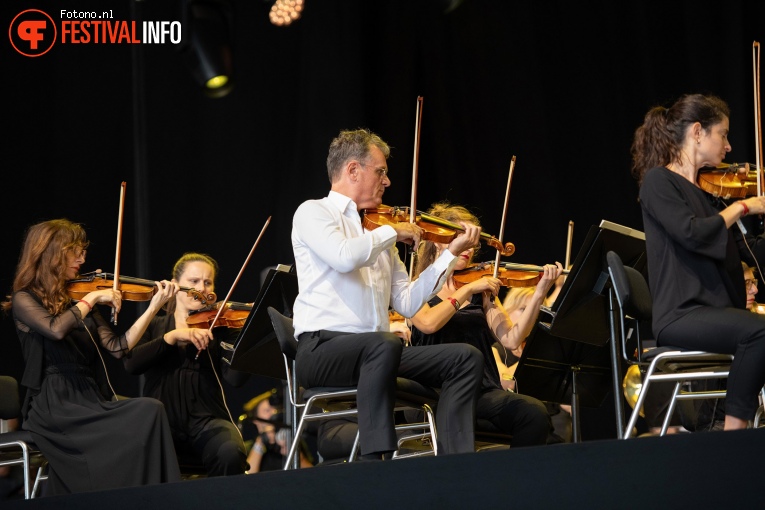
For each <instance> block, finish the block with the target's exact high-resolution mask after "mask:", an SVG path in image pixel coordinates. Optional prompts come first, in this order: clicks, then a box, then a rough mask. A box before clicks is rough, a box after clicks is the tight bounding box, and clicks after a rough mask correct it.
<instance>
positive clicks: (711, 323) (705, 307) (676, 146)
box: [632, 94, 765, 430]
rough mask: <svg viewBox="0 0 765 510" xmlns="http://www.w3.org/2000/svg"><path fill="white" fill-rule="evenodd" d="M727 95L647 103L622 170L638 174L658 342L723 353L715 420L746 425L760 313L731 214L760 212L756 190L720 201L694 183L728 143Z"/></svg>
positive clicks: (759, 366) (753, 404) (758, 353)
mask: <svg viewBox="0 0 765 510" xmlns="http://www.w3.org/2000/svg"><path fill="white" fill-rule="evenodd" d="M729 115H730V111H729V108H728V105H727V104H726V103H725V102H724V101H722V100H721V99H720V98H718V97H714V96H707V95H701V94H692V95H685V96H682V97H681V98H680V99H678V100H677V101H676V102H675V103H674V104H673V105H672V106H671V107H669V108H665V107H663V106H657V107H654V108H652V109H651V110H650V111H649V112H648V113H647V114H646V115H645V118H644V120H643V124H642V125H641V126H640V127H638V128H637V130H636V131H635V136H634V140H633V144H632V157H633V165H632V173H633V176H634V177H635V178H636V179H637V180H638V183H639V184H640V205H641V208H642V211H643V224H644V229H645V236H646V252H647V260H648V275H649V278H648V280H649V282H650V287H651V295H652V296H653V333H654V334H655V335H656V341H657V344H658V345H659V346H662V345H669V346H673V347H680V348H685V349H690V350H703V351H709V352H718V353H723V354H733V355H734V359H733V363H732V365H731V368H730V378H729V379H728V382H727V384H728V393H727V397H726V402H725V412H726V415H725V425H724V428H725V430H731V429H741V428H746V427H747V422H748V421H749V420H751V419H752V418H753V417H754V415H755V411H756V409H757V407H758V394H759V392H760V389H761V388H762V386H763V383H765V318H763V317H762V316H760V315H757V314H753V313H750V312H748V311H747V310H746V309H745V306H746V289H745V288H744V286H743V285H741V282H742V281H743V280H744V276H743V269H742V266H741V258H742V256H744V255H745V254H746V253H747V250H746V248H745V247H742V246H741V244H737V242H736V236H735V234H734V232H735V230H737V227H734V225H736V224H737V222H738V220H739V219H741V218H742V217H744V216H747V215H749V214H762V213H765V198H763V197H751V198H747V199H743V200H739V201H737V202H734V203H732V204H730V205H728V206H727V207H725V208H723V209H720V208H719V204H718V203H717V202H716V201H715V200H713V199H712V197H711V195H709V194H707V193H705V192H704V191H703V190H702V189H700V188H699V185H698V184H697V177H698V172H699V169H700V168H703V167H715V166H717V165H719V164H720V163H721V162H722V160H723V158H724V157H725V155H726V153H728V152H730V151H731V150H732V148H731V145H730V142H729V141H728V131H729Z"/></svg>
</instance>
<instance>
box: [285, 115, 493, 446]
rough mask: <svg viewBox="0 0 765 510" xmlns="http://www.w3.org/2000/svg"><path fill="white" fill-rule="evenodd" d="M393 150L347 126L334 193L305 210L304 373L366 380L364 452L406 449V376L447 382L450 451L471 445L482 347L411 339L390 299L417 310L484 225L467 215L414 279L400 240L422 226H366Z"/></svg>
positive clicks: (299, 255)
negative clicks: (399, 435) (402, 389)
mask: <svg viewBox="0 0 765 510" xmlns="http://www.w3.org/2000/svg"><path fill="white" fill-rule="evenodd" d="M389 154H390V148H389V147H388V144H386V143H385V142H384V141H383V140H382V139H381V138H380V137H379V136H377V135H376V134H374V133H372V132H370V131H368V130H366V129H359V130H355V131H342V132H341V133H340V134H339V135H338V136H337V137H336V138H335V139H334V140H333V141H332V143H331V144H330V147H329V154H328V157H327V172H328V176H329V181H330V184H331V189H330V192H329V195H328V196H327V197H325V198H322V199H319V200H308V201H306V202H304V203H303V204H301V205H300V207H298V209H297V211H296V212H295V215H294V219H293V228H292V248H293V251H294V255H295V264H296V269H297V276H298V286H299V294H298V296H297V299H296V301H295V305H294V317H293V319H294V325H295V336H296V338H297V339H298V350H297V357H296V367H297V375H298V378H299V382H300V384H301V385H302V386H303V387H305V388H310V387H313V386H357V387H358V408H359V433H360V441H361V459H363V460H374V459H381V458H382V457H383V456H384V455H385V454H386V453H388V452H391V451H394V450H395V449H396V446H397V441H396V434H395V430H394V423H393V403H394V397H395V389H396V377H397V376H398V377H405V378H410V379H414V380H416V381H418V382H420V383H421V384H425V385H428V386H431V387H440V388H441V397H440V398H441V403H442V404H443V405H439V407H438V409H439V412H438V414H437V417H436V421H437V428H438V430H439V434H438V441H439V448H440V451H441V452H443V453H445V454H451V453H461V452H471V451H473V450H474V421H475V415H474V405H475V397H476V392H477V389H478V385H479V383H480V374H481V355H480V353H479V352H478V351H477V350H476V349H475V348H473V347H470V346H468V345H439V346H429V347H406V348H404V347H403V345H402V342H401V339H400V338H399V337H398V336H396V335H395V334H393V333H391V332H390V331H389V322H388V309H389V308H390V307H392V308H393V309H394V310H396V311H397V312H398V313H400V314H401V315H403V316H404V317H411V316H412V315H413V314H414V313H415V312H416V311H417V310H418V309H419V308H420V307H421V306H422V305H423V303H425V301H427V300H428V299H429V297H430V296H431V294H432V293H433V292H434V289H435V290H437V289H439V288H440V287H441V285H443V282H444V280H445V278H446V276H447V275H448V274H450V273H451V270H452V268H453V267H454V264H455V263H456V257H457V255H459V254H460V253H461V252H463V251H464V250H465V249H466V248H467V247H469V246H475V244H476V243H478V239H479V234H480V228H478V227H477V226H474V225H468V224H465V225H463V228H464V229H465V231H464V232H463V233H460V234H458V235H456V236H455V238H454V240H453V241H452V242H451V243H450V244H449V245H448V246H446V247H445V249H444V250H443V252H442V254H441V256H440V257H439V258H437V259H435V260H433V261H432V264H431V265H430V267H428V268H426V269H424V270H423V271H422V272H421V273H420V277H419V278H418V279H417V280H414V281H412V282H410V281H409V275H408V274H407V270H406V267H405V266H404V264H403V262H402V261H401V259H400V258H399V254H398V250H397V248H396V242H397V241H401V242H410V243H411V242H417V241H419V239H420V235H421V233H422V228H421V227H419V226H418V225H416V224H414V223H409V222H399V223H392V224H391V225H382V226H378V227H377V228H372V229H365V228H364V227H363V226H362V222H361V218H360V217H359V213H360V212H362V211H363V210H364V209H369V208H377V207H379V206H380V205H381V204H382V196H383V193H384V192H385V189H386V188H387V187H388V186H390V184H391V181H390V179H389V177H388V165H387V157H388V156H389Z"/></svg>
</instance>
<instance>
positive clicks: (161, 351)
mask: <svg viewBox="0 0 765 510" xmlns="http://www.w3.org/2000/svg"><path fill="white" fill-rule="evenodd" d="M217 270H218V264H217V263H216V262H215V260H213V259H212V258H211V257H210V256H208V255H205V254H201V253H186V254H184V255H183V256H182V257H181V258H180V259H178V261H177V262H176V263H175V267H174V268H173V280H172V285H173V287H174V290H175V292H177V291H178V287H179V286H186V287H191V288H194V289H197V290H199V291H201V292H203V293H204V294H210V293H212V292H213V290H214V286H215V276H216V273H217ZM202 307H203V305H202V303H200V302H199V301H198V300H195V299H194V298H193V297H190V296H189V295H187V294H185V293H183V292H179V293H177V294H175V299H173V300H171V301H170V302H169V303H168V307H167V308H168V313H167V314H165V315H158V316H156V317H154V319H153V320H152V321H151V324H150V325H149V327H148V329H147V331H146V333H145V334H144V335H143V337H142V338H141V340H140V342H139V344H138V346H136V348H135V349H134V351H133V355H132V356H131V357H130V358H129V359H126V360H125V368H126V370H127V371H128V372H130V373H131V374H144V376H145V381H144V387H143V394H144V395H145V396H151V397H154V398H156V399H159V400H160V401H161V402H162V403H163V404H165V408H166V409H167V416H168V418H169V419H170V427H171V429H172V433H173V439H174V441H175V447H176V450H177V451H178V456H179V458H180V459H182V460H183V459H184V458H186V457H188V458H190V459H193V461H195V462H193V463H195V464H198V463H199V461H201V463H202V464H203V465H204V467H205V469H206V471H207V474H208V476H221V475H236V474H243V473H244V472H245V471H246V468H247V463H246V458H247V452H246V449H245V447H244V442H243V441H242V436H241V433H240V432H239V429H238V428H237V427H236V425H234V423H233V420H232V418H231V415H230V413H229V410H228V408H227V407H226V403H225V398H224V394H223V386H222V383H221V380H222V379H225V380H226V382H228V383H229V384H231V385H232V386H241V385H242V384H244V383H245V382H246V381H247V379H248V378H249V374H248V373H245V372H239V371H237V370H233V369H232V368H230V367H229V365H228V364H227V363H225V362H224V361H222V359H221V356H222V354H223V350H222V348H221V345H220V340H224V341H228V342H232V343H233V339H235V338H236V336H237V335H238V333H239V330H238V329H236V328H229V327H216V328H213V329H212V331H211V330H210V329H209V327H208V324H207V323H205V327H202V328H200V327H190V323H189V316H190V314H191V313H192V312H194V311H196V310H199V309H200V308H202ZM213 332H214V335H213Z"/></svg>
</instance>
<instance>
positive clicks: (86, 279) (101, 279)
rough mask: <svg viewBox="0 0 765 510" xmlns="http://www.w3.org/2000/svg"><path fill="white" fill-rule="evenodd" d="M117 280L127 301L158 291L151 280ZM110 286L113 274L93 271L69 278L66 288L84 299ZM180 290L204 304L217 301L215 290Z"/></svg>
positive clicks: (121, 277) (130, 278) (72, 294)
mask: <svg viewBox="0 0 765 510" xmlns="http://www.w3.org/2000/svg"><path fill="white" fill-rule="evenodd" d="M117 280H118V285H117V290H119V291H121V292H122V299H124V300H126V301H149V300H151V298H152V297H153V296H154V294H156V293H157V285H156V284H155V283H154V282H153V281H151V280H143V279H141V278H133V277H130V276H119V277H118V279H117ZM110 288H114V275H113V274H109V273H100V272H93V273H87V274H84V275H81V276H80V277H79V278H75V279H74V280H69V281H68V282H67V287H66V290H67V292H68V293H69V296H71V298H72V299H82V298H84V297H85V296H86V295H87V294H89V293H90V292H93V291H97V290H103V289H110ZM180 290H181V291H183V292H186V294H188V296H189V297H192V298H194V299H196V300H197V301H199V302H201V303H202V304H204V305H206V304H207V303H209V302H215V298H216V296H215V293H214V292H211V293H210V294H202V293H201V292H199V291H198V290H197V289H192V288H190V287H181V288H180Z"/></svg>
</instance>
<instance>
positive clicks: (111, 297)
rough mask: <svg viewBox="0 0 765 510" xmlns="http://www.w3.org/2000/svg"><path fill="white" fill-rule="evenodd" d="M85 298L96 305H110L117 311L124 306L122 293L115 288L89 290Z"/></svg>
mask: <svg viewBox="0 0 765 510" xmlns="http://www.w3.org/2000/svg"><path fill="white" fill-rule="evenodd" d="M83 300H84V301H87V302H88V303H92V304H94V305H95V304H104V305H109V306H111V307H112V308H114V310H115V311H117V312H119V311H120V309H121V308H122V293H121V292H120V291H118V290H114V289H101V290H94V291H93V292H88V293H87V294H86V295H85V297H84V298H83ZM91 308H92V307H91Z"/></svg>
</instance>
